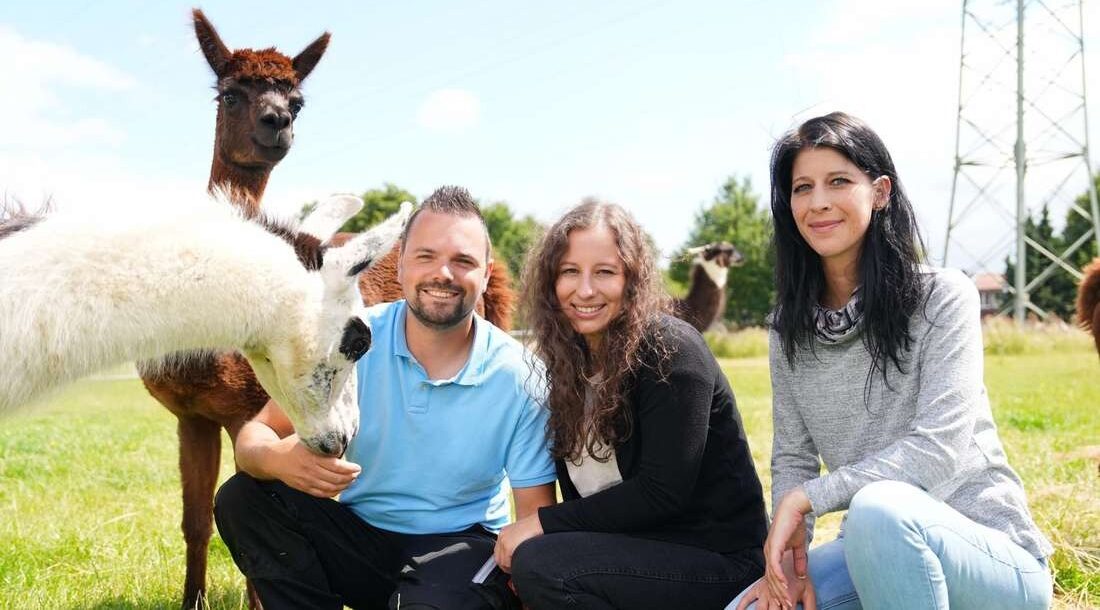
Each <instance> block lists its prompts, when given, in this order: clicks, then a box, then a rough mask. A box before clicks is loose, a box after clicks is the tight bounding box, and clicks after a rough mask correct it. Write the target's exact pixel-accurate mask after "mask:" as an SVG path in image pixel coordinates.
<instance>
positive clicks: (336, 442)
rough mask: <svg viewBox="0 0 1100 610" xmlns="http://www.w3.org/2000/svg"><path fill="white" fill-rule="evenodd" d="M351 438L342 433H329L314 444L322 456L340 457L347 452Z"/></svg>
mask: <svg viewBox="0 0 1100 610" xmlns="http://www.w3.org/2000/svg"><path fill="white" fill-rule="evenodd" d="M349 442H351V438H350V437H349V436H348V435H347V434H344V433H342V432H329V433H328V434H326V435H324V436H323V437H321V438H319V439H316V441H315V442H314V443H312V445H313V447H314V449H315V450H316V451H317V452H318V453H321V454H322V455H330V456H332V457H340V456H342V455H344V451H347V448H348V443H349Z"/></svg>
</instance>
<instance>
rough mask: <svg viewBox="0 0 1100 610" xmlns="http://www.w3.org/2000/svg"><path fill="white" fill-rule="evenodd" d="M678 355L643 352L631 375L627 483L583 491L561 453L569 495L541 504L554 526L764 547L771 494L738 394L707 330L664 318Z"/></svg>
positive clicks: (623, 461)
mask: <svg viewBox="0 0 1100 610" xmlns="http://www.w3.org/2000/svg"><path fill="white" fill-rule="evenodd" d="M658 328H659V329H660V335H661V337H662V341H664V342H665V344H666V345H668V346H669V347H670V348H671V356H670V357H669V359H668V360H667V361H666V362H665V363H664V365H663V367H662V368H661V371H660V372H661V373H664V375H663V376H662V375H661V374H659V373H658V372H657V371H654V370H653V366H652V364H653V360H654V358H653V353H651V351H652V350H650V352H648V353H643V354H641V357H642V359H643V363H644V364H643V366H640V367H639V368H638V370H637V372H636V374H635V375H634V376H633V378H632V379H631V380H630V381H629V384H628V394H627V396H628V397H629V402H628V404H629V408H630V409H631V410H632V414H633V421H634V426H633V432H632V434H631V435H630V436H629V437H628V438H627V439H626V440H625V441H623V442H622V443H621V444H620V445H619V446H618V447H616V448H615V458H616V460H617V462H618V465H619V472H620V473H621V474H622V477H623V482H622V483H620V484H618V485H615V486H613V487H610V488H608V489H605V490H603V491H600V492H598V493H595V494H592V495H591V496H588V497H587V498H581V497H580V496H579V494H578V493H577V490H576V488H575V487H574V486H573V482H572V481H571V480H570V478H569V474H568V472H567V470H566V468H565V463H564V462H562V461H561V460H558V462H557V464H556V465H557V472H558V483H559V484H560V485H561V492H562V496H563V497H564V499H565V502H563V503H561V504H556V505H553V506H545V507H542V508H540V509H539V521H540V522H541V524H542V529H543V531H544V532H545V533H547V534H550V533H554V532H565V531H592V532H621V533H627V534H631V535H634V536H639V537H643V538H651V539H657V540H665V541H669V542H676V543H680V544H687V545H691V546H696V547H702V548H707V549H711V550H714V551H717V552H720V553H729V552H733V551H738V550H741V549H745V548H750V547H756V548H760V547H762V546H763V544H764V538H765V537H766V536H767V521H766V516H765V511H764V495H763V491H762V490H761V487H760V479H759V478H758V477H757V475H756V469H755V467H754V466H753V462H752V455H751V454H750V452H749V446H748V442H747V441H746V439H745V430H744V426H743V425H742V423H741V414H740V413H739V412H738V411H737V404H736V402H735V401H734V397H733V391H732V390H731V389H730V386H729V382H728V381H726V377H725V375H723V374H722V371H721V370H720V369H719V368H718V363H717V362H716V361H715V359H714V356H713V355H712V354H711V352H710V349H709V348H708V347H707V345H706V343H705V342H704V341H703V337H702V335H700V334H699V332H698V331H696V330H695V329H694V328H693V327H691V326H689V325H688V324H687V323H685V322H683V321H681V320H678V319H676V318H673V317H671V316H663V317H662V319H661V321H660V323H659V325H658Z"/></svg>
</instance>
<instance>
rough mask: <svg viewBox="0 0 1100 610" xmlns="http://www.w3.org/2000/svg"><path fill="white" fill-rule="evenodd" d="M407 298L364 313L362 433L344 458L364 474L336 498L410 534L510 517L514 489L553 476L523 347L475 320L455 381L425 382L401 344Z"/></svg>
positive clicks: (496, 525) (496, 524)
mask: <svg viewBox="0 0 1100 610" xmlns="http://www.w3.org/2000/svg"><path fill="white" fill-rule="evenodd" d="M406 309H407V308H406V304H405V301H397V302H394V303H383V304H380V305H375V306H374V307H371V308H369V309H368V310H367V313H366V315H365V316H364V317H365V319H366V320H367V323H368V324H370V327H371V341H372V342H371V348H370V350H369V351H368V352H367V354H366V355H365V356H363V358H361V359H360V360H359V362H358V364H357V365H356V374H357V375H358V381H359V418H360V419H359V434H358V435H356V436H355V438H354V439H352V441H351V445H350V446H349V447H348V451H347V454H346V456H345V459H347V460H348V461H351V462H355V463H356V464H359V465H360V466H361V467H362V468H363V471H362V473H360V475H359V477H358V478H357V479H356V480H355V482H353V483H352V484H351V485H350V486H349V487H348V488H347V489H346V490H344V492H343V493H342V494H340V501H341V502H343V503H345V504H347V505H348V506H349V507H350V508H351V509H352V510H353V511H355V513H356V514H358V515H359V516H360V517H362V518H363V519H364V520H366V521H367V522H368V523H370V524H371V525H374V526H376V527H380V528H382V529H386V530H390V531H394V532H401V533H407V534H432V533H444V532H456V531H461V530H464V529H467V528H469V527H471V526H473V525H475V524H478V523H480V524H482V525H484V526H485V527H486V528H488V529H490V530H492V531H498V530H500V528H501V527H503V526H504V525H506V524H507V523H508V516H509V510H508V496H507V486H506V485H505V476H507V478H508V482H509V483H510V484H511V486H512V487H532V486H535V485H541V484H544V483H550V482H552V481H554V479H555V473H554V464H553V461H552V460H551V458H550V452H549V450H548V449H547V443H546V418H547V413H546V409H545V408H544V407H543V406H542V404H541V401H540V400H539V399H538V398H537V397H535V396H532V394H531V392H535V391H537V390H536V389H535V388H536V387H538V383H537V382H538V378H537V376H531V375H530V373H529V371H530V367H529V366H528V364H527V360H526V359H525V357H524V354H525V352H524V349H523V346H522V345H520V344H519V342H517V341H516V340H515V339H513V338H512V337H510V336H508V333H506V332H504V331H502V330H500V329H499V328H497V327H495V326H493V325H492V324H490V323H488V322H486V321H485V320H483V319H482V318H480V317H478V316H474V329H475V331H474V343H473V347H472V348H471V350H470V358H469V360H467V362H466V366H464V367H463V368H462V370H460V371H459V372H458V373H457V374H456V375H455V376H454V377H453V378H451V379H444V380H431V379H428V375H427V373H426V372H425V370H424V367H422V366H420V363H419V362H417V361H416V358H414V357H413V355H412V353H410V352H409V346H408V343H407V342H406V341H405V315H406Z"/></svg>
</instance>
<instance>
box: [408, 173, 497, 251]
mask: <svg viewBox="0 0 1100 610" xmlns="http://www.w3.org/2000/svg"><path fill="white" fill-rule="evenodd" d="M421 212H435V213H436V214H450V215H451V216H458V217H461V218H468V217H471V216H472V217H474V218H477V219H478V221H479V222H480V223H481V228H482V229H484V230H485V261H486V262H488V261H489V259H490V258H491V251H492V244H491V240H490V239H489V227H488V226H487V225H486V224H485V217H484V216H482V214H481V208H479V207H478V205H477V201H475V200H474V198H473V197H472V196H471V195H470V191H467V190H466V189H464V188H462V187H461V186H451V185H448V186H441V187H439V188H437V189H436V190H435V192H434V193H432V194H431V195H428V198H427V199H425V200H424V201H423V202H421V203H420V205H419V206H417V208H416V209H415V210H413V213H412V216H410V217H409V221H408V222H406V223H405V228H404V230H402V231H401V252H404V251H405V242H406V241H408V237H409V231H410V230H411V229H412V226H413V223H414V222H416V217H417V216H419V215H420V213H421Z"/></svg>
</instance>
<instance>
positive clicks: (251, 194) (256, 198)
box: [206, 145, 271, 217]
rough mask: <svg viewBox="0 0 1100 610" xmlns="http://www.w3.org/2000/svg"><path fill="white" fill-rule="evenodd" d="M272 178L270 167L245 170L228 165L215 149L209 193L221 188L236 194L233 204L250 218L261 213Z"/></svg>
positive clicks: (208, 185)
mask: <svg viewBox="0 0 1100 610" xmlns="http://www.w3.org/2000/svg"><path fill="white" fill-rule="evenodd" d="M270 177H271V168H270V167H258V168H245V167H241V166H239V165H233V164H231V163H226V162H225V161H223V160H222V158H221V155H220V154H218V151H217V147H216V145H215V149H214V160H213V162H212V163H211V165H210V180H209V181H208V182H207V184H206V188H207V190H208V191H210V192H213V191H214V189H215V188H217V187H221V188H223V189H225V188H226V187H228V188H227V189H226V190H227V191H229V192H232V193H234V194H235V196H234V198H233V202H234V203H236V204H237V206H238V207H240V208H241V209H242V210H244V211H245V214H246V215H247V216H249V217H251V216H255V215H256V214H257V213H258V212H259V211H260V201H262V199H263V196H264V189H266V188H267V180H268V178H270Z"/></svg>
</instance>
